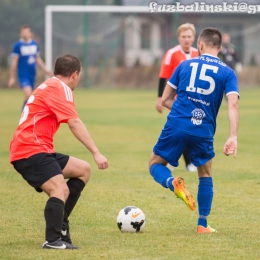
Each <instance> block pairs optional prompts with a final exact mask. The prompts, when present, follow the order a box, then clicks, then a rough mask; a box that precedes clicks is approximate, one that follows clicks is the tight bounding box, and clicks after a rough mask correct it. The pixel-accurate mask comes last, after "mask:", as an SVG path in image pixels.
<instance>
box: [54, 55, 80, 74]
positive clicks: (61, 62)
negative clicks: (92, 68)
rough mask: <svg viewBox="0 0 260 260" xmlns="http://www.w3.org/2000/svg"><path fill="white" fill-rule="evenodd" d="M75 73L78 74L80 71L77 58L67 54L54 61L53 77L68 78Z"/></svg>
mask: <svg viewBox="0 0 260 260" xmlns="http://www.w3.org/2000/svg"><path fill="white" fill-rule="evenodd" d="M75 71H77V72H78V73H80V71H81V64H80V61H79V59H78V58H76V57H74V56H72V55H69V54H67V55H64V56H62V57H59V58H58V59H57V60H56V62H55V67H54V75H55V76H56V75H61V76H63V77H70V76H71V75H72V74H73V73H74V72H75Z"/></svg>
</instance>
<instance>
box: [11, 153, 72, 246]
mask: <svg viewBox="0 0 260 260" xmlns="http://www.w3.org/2000/svg"><path fill="white" fill-rule="evenodd" d="M13 165H14V168H15V169H16V170H17V171H18V172H19V173H20V174H21V175H22V176H23V178H24V179H25V180H26V181H27V182H28V183H29V184H30V185H31V186H33V187H34V188H35V189H36V191H38V192H42V191H44V192H45V193H46V194H47V195H48V196H49V199H48V201H47V203H46V206H45V209H44V217H45V221H46V229H45V238H46V242H45V243H44V244H43V248H56V249H76V248H77V247H73V246H71V245H69V244H67V243H64V242H63V241H61V240H60V238H61V234H60V231H61V227H62V221H63V217H64V205H65V201H66V199H67V197H68V195H69V189H68V187H67V185H66V182H65V180H64V177H63V174H62V169H61V167H60V165H59V164H58V163H57V161H56V160H55V158H54V157H53V155H52V154H47V153H40V154H35V155H33V156H31V157H29V158H28V159H22V160H18V161H16V162H14V163H13Z"/></svg>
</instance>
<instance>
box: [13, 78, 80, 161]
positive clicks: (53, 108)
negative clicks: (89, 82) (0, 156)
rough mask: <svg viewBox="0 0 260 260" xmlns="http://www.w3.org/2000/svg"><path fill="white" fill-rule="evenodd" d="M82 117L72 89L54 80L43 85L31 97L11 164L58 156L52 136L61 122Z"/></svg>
mask: <svg viewBox="0 0 260 260" xmlns="http://www.w3.org/2000/svg"><path fill="white" fill-rule="evenodd" d="M71 118H79V117H78V114H77V112H76V109H75V105H74V96H73V92H72V90H71V89H70V88H69V87H68V86H67V85H66V84H65V83H64V82H62V81H60V80H59V79H58V78H56V77H53V78H50V79H48V80H46V81H45V82H44V83H43V84H41V85H40V86H39V87H38V88H37V89H36V90H35V91H34V92H33V93H32V95H31V96H30V98H29V99H28V101H27V103H26V106H25V107H24V110H23V113H22V115H21V118H20V121H19V126H18V128H17V129H16V131H15V133H14V136H13V139H12V141H11V144H10V161H11V162H13V161H16V160H19V159H23V158H28V157H30V156H32V155H34V154H37V153H55V151H54V148H53V136H54V134H55V133H56V131H57V130H58V129H59V126H60V123H66V122H67V121H68V119H71Z"/></svg>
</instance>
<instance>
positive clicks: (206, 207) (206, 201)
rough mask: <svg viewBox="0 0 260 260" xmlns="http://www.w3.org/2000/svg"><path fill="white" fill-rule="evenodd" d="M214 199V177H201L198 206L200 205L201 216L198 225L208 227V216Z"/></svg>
mask: <svg viewBox="0 0 260 260" xmlns="http://www.w3.org/2000/svg"><path fill="white" fill-rule="evenodd" d="M212 199H213V181H212V177H201V178H199V188H198V195H197V200H198V206H199V218H198V226H203V227H207V216H208V215H209V213H210V210H211V204H212Z"/></svg>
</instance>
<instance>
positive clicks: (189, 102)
mask: <svg viewBox="0 0 260 260" xmlns="http://www.w3.org/2000/svg"><path fill="white" fill-rule="evenodd" d="M221 42H222V36H221V33H220V32H219V31H218V30H217V29H216V28H206V29H204V30H203V31H202V32H201V34H200V36H199V38H198V42H197V48H198V51H199V55H200V56H199V57H196V58H192V59H190V60H186V61H183V62H182V63H181V64H180V65H179V66H178V67H177V69H176V70H175V72H174V74H173V75H172V77H171V78H170V80H169V81H168V83H167V85H166V88H165V90H164V93H163V97H162V103H163V105H164V106H165V107H166V108H168V109H170V113H169V115H168V118H167V122H166V124H165V126H164V128H163V130H162V132H161V135H160V136H159V138H158V141H157V143H156V144H155V146H154V148H153V153H152V155H151V157H150V162H149V166H150V173H151V175H152V176H153V178H154V180H155V181H156V182H158V183H159V184H161V185H162V186H163V187H164V188H169V189H170V190H171V191H173V192H174V193H175V195H176V196H177V197H178V198H180V199H182V200H183V201H184V202H185V203H186V204H187V205H188V207H189V208H190V209H191V210H195V209H196V203H195V200H194V198H193V196H192V195H191V194H190V193H189V192H188V190H187V189H186V187H185V182H184V180H183V178H181V177H175V178H174V177H173V176H172V174H171V171H170V170H169V169H168V168H167V167H166V164H167V163H169V164H171V165H172V166H174V167H177V166H178V160H179V158H180V156H181V154H182V152H183V150H184V149H185V148H187V149H188V151H189V154H190V158H191V162H192V163H193V164H194V165H195V166H196V167H197V170H198V177H199V185H198V194H197V201H198V211H199V212H198V213H199V216H198V227H197V232H198V233H212V232H216V230H215V229H213V228H211V227H210V226H209V225H208V224H207V217H208V215H209V214H210V210H211V205H212V199H213V180H212V159H213V157H214V156H215V153H214V148H213V136H214V134H215V130H216V118H217V114H218V111H219V107H220V105H221V102H222V98H223V93H225V95H226V96H227V99H228V119H229V128H230V134H229V137H228V139H227V141H226V143H225V144H224V149H223V152H224V154H225V155H227V156H228V155H230V154H234V157H235V156H236V153H237V135H238V121H239V116H238V99H239V90H238V81H237V76H236V74H235V72H234V70H232V69H231V68H230V67H228V66H227V65H226V64H225V63H223V62H222V61H221V60H220V59H219V58H218V57H217V55H218V53H219V52H220V51H221ZM176 94H177V96H178V97H177V99H176V100H175V99H174V97H175V95H176Z"/></svg>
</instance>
